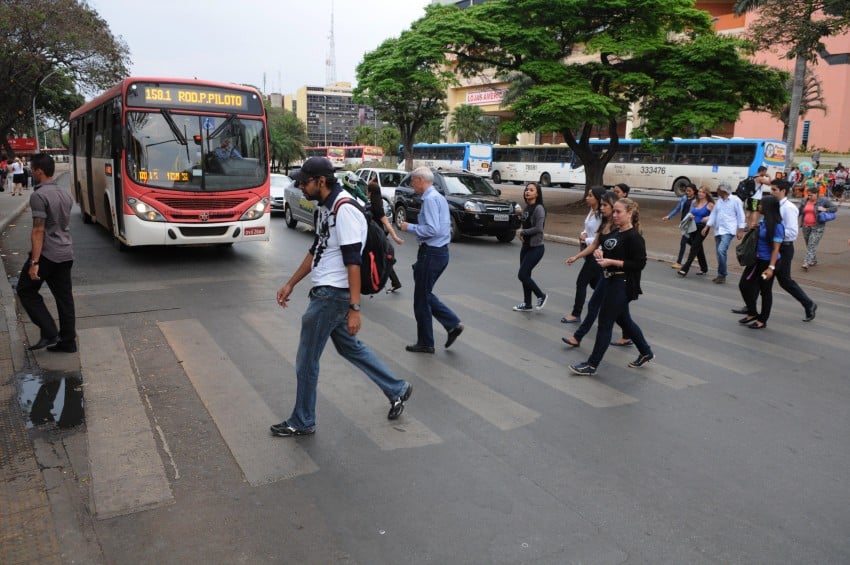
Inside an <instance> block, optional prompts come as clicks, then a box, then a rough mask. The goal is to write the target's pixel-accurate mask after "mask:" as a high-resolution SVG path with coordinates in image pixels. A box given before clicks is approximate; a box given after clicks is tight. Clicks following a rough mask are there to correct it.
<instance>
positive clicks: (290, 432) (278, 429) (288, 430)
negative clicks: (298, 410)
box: [269, 420, 316, 437]
mask: <svg viewBox="0 0 850 565" xmlns="http://www.w3.org/2000/svg"><path fill="white" fill-rule="evenodd" d="M269 430H271V432H272V435H273V436H277V437H292V436H309V435H313V434H314V433H316V428H306V429H303V430H299V429H297V428H293V427H292V426H290V425H289V424H288V423H287V422H286V420H284V421H283V422H281V423H280V424H275V425H273V426H271V427H270V428H269Z"/></svg>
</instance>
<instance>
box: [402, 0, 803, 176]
mask: <svg viewBox="0 0 850 565" xmlns="http://www.w3.org/2000/svg"><path fill="white" fill-rule="evenodd" d="M415 27H416V29H417V33H418V36H419V37H421V38H422V42H423V43H425V46H423V50H425V51H428V50H430V49H433V48H435V47H437V46H438V47H439V48H441V49H444V50H445V51H446V52H447V53H448V54H449V55H450V57H451V59H452V61H453V62H454V67H453V68H454V69H455V70H456V71H457V72H459V73H461V74H462V75H464V76H476V75H479V74H482V73H483V72H484V71H485V70H488V71H490V72H495V76H496V78H497V79H506V78H507V77H510V76H516V75H517V74H519V75H521V76H523V77H524V81H523V84H522V87H521V88H519V89H518V90H517V91H516V92H512V93H511V95H512V98H513V103H512V104H511V105H510V110H511V111H512V112H513V117H512V118H511V119H510V120H508V121H506V122H503V124H502V132H503V133H506V134H508V135H511V134H516V133H518V132H522V131H544V132H545V131H557V132H560V133H561V134H562V135H563V137H564V139H565V140H566V142H567V143H568V144H569V146H570V147H571V148H572V149H573V151H574V152H575V153H576V154H577V156H578V157H579V158H580V159H581V160H582V162H583V164H584V166H585V175H586V179H587V184H588V186H589V185H592V184H601V183H602V175H603V173H604V170H605V167H606V165H607V164H608V162H609V161H610V160H611V158H612V157H613V156H614V154H615V152H616V151H617V148H618V146H619V135H618V133H617V125H618V123H619V122H622V121H623V120H624V119H625V117H626V115H627V113H628V112H629V110H630V109H631V107H632V106H633V105H635V104H639V106H638V108H639V109H638V117H639V119H640V122H641V125H640V127H639V128H637V134H638V135H639V136H644V137H654V138H666V139H669V138H671V137H673V136H675V135H682V134H687V133H691V132H710V131H711V130H712V129H713V128H716V127H719V126H720V125H721V124H723V123H725V122H728V121H734V120H736V119H737V116H738V115H739V113H740V111H741V110H743V109H751V110H756V111H758V110H772V109H774V108H777V107H778V106H780V105H781V104H782V103H783V102H784V100H785V99H786V98H787V93H786V92H785V91H784V90H783V88H782V85H783V79H784V77H785V76H787V75H785V74H783V73H781V72H779V71H776V70H773V69H769V68H768V67H766V66H763V65H756V64H753V63H751V62H749V61H748V60H747V59H745V58H744V57H743V56H742V53H744V52H746V49H748V48H749V45H748V44H747V43H745V42H743V41H739V40H736V39H733V38H727V37H720V36H717V35H716V34H715V33H714V32H713V31H712V30H711V25H710V21H709V18H708V14H707V12H704V11H702V10H697V9H696V8H694V5H693V0H636V1H629V2H625V1H622V0H512V1H507V0H493V1H491V2H488V3H485V4H482V5H478V6H473V7H470V8H468V9H466V10H458V9H457V8H455V7H453V6H429V7H428V9H427V11H426V15H425V17H424V18H423V19H422V20H420V21H419V22H417V24H416V25H415ZM600 128H601V129H602V130H603V131H604V130H607V134H608V137H609V138H610V139H611V144H610V149H609V150H608V151H606V152H604V153H601V154H597V153H594V152H593V151H591V149H590V145H589V141H590V137H591V135H594V134H596V132H597V131H598V130H599V129H600Z"/></svg>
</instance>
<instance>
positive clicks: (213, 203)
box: [157, 198, 247, 210]
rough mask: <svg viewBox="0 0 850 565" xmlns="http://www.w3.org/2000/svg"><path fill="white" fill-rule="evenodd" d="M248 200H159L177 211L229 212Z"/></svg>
mask: <svg viewBox="0 0 850 565" xmlns="http://www.w3.org/2000/svg"><path fill="white" fill-rule="evenodd" d="M246 201H247V199H246V198H158V199H157V202H161V203H163V204H165V205H166V206H168V207H170V208H174V209H175V210H229V209H231V208H236V207H238V206H239V205H240V204H242V203H244V202H246Z"/></svg>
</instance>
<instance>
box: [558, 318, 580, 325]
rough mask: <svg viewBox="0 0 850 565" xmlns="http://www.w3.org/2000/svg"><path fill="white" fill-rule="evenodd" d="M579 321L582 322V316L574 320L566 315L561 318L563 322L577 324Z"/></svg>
mask: <svg viewBox="0 0 850 565" xmlns="http://www.w3.org/2000/svg"><path fill="white" fill-rule="evenodd" d="M579 322H581V318H573V319H572V320H570V319H569V318H567V317H566V316H564V317H563V318H561V323H562V324H577V323H579Z"/></svg>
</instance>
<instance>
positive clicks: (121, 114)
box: [71, 77, 270, 249]
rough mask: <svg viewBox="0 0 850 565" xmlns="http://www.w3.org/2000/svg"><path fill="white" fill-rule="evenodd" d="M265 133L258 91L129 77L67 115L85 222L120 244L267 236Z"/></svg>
mask: <svg viewBox="0 0 850 565" xmlns="http://www.w3.org/2000/svg"><path fill="white" fill-rule="evenodd" d="M267 131H268V130H267V127H266V116H265V110H264V107H263V102H262V98H261V97H260V94H259V93H258V92H257V91H256V90H255V89H253V88H250V87H245V86H239V85H231V84H222V83H215V82H207V81H201V80H191V79H162V78H138V77H136V78H126V79H124V80H122V81H121V82H119V83H118V84H116V85H115V86H114V87H112V88H111V89H109V90H108V91H106V92H104V93H103V94H101V95H100V96H98V97H97V98H95V99H94V100H92V101H91V102H89V103H87V104H85V105H84V106H82V107H80V108H78V109H77V110H75V111H74V112H73V113H72V114H71V156H72V179H73V184H72V190H71V191H72V193H73V194H74V196H75V198H76V200H77V203H78V204H79V206H80V210H81V212H82V217H83V222H85V223H92V222H94V223H98V224H101V225H102V226H104V227H106V229H107V230H108V231H109V232H110V234H112V237H113V239H114V241H115V244H116V246H117V247H118V248H119V249H124V248H125V247H130V246H136V245H197V244H219V245H231V244H233V243H236V242H242V241H268V239H269V216H270V213H269V159H268V155H269V151H268V134H267Z"/></svg>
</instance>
